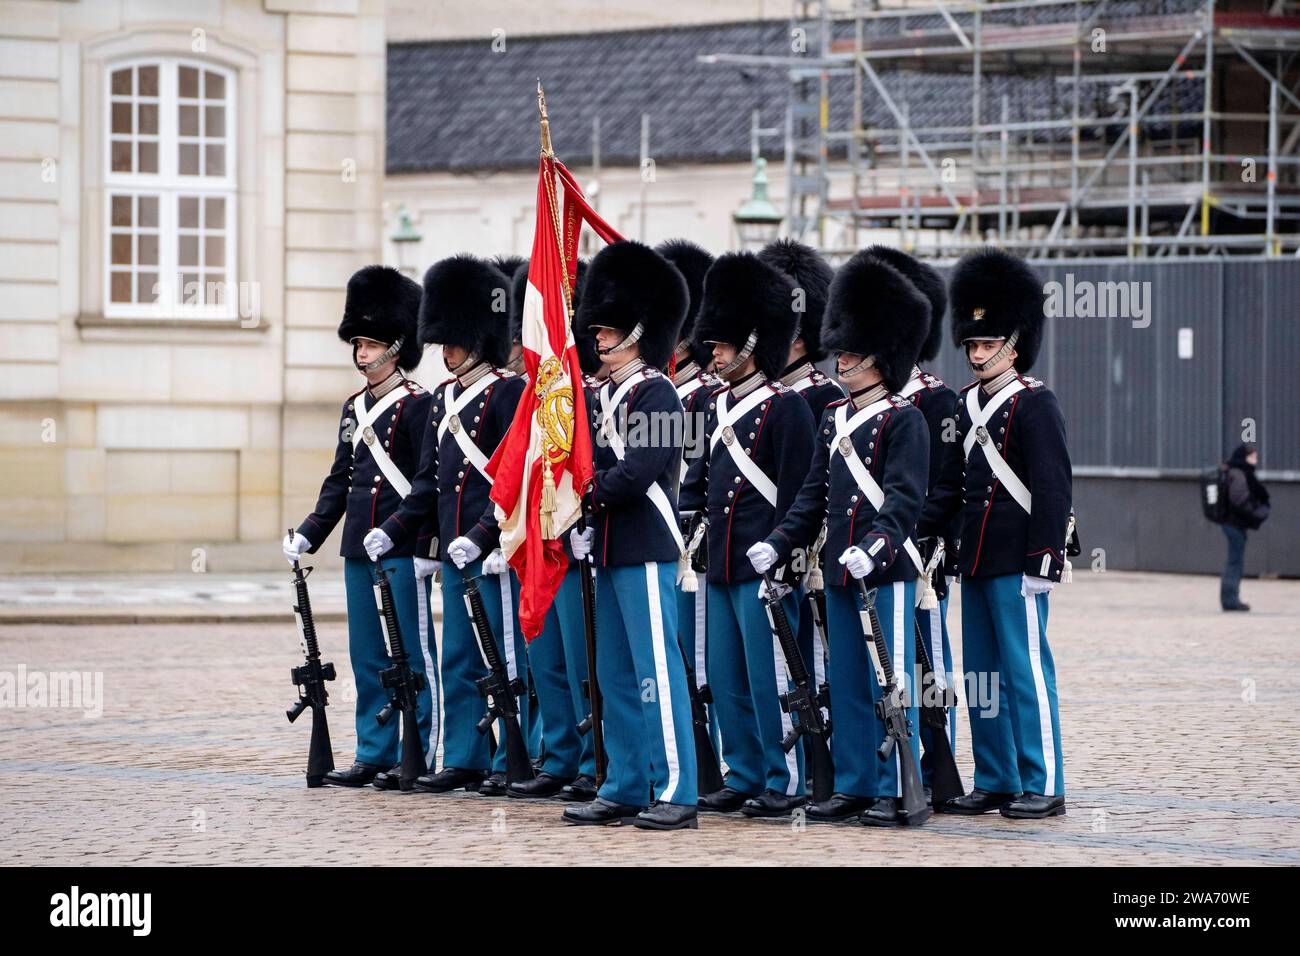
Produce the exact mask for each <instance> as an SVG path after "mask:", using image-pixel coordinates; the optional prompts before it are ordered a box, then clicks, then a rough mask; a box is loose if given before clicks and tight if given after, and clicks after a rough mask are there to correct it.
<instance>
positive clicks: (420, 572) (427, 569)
mask: <svg viewBox="0 0 1300 956" xmlns="http://www.w3.org/2000/svg"><path fill="white" fill-rule="evenodd" d="M440 567H442V562H441V561H435V560H434V559H433V558H416V559H415V580H417V581H423V580H424V579H425V578H427V577H429V576H430V575H433V574H436V573H437V572H438V569H439V568H440Z"/></svg>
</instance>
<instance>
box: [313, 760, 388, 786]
mask: <svg viewBox="0 0 1300 956" xmlns="http://www.w3.org/2000/svg"><path fill="white" fill-rule="evenodd" d="M383 769H384V768H383V767H377V766H375V765H374V764H370V763H362V762H361V761H360V760H358V761H357V762H356V763H354V764H353V765H352V766H351V767H348V769H347V770H331V771H330V772H329V773H327V774H325V783H327V784H330V785H331V786H335V787H364V786H365V785H366V784H368V783H369V782H370V781H372V780H374V779H375V777H376V776H378V774H379V773H380V771H382V770H383Z"/></svg>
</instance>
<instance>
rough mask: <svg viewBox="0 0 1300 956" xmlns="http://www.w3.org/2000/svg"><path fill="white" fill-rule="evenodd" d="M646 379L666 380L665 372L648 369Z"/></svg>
mask: <svg viewBox="0 0 1300 956" xmlns="http://www.w3.org/2000/svg"><path fill="white" fill-rule="evenodd" d="M645 377H646V378H648V379H650V378H664V377H665V376H664V373H663V372H661V371H659V369H657V368H649V367H647V368H646V370H645Z"/></svg>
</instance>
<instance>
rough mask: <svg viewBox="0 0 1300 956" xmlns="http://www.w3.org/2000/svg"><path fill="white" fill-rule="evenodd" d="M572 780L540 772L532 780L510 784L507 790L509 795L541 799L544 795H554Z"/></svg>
mask: <svg viewBox="0 0 1300 956" xmlns="http://www.w3.org/2000/svg"><path fill="white" fill-rule="evenodd" d="M569 783H571V781H569V780H561V779H560V778H559V777H553V776H551V775H550V774H549V773H539V774H538V775H537V776H535V777H533V779H532V780H520V781H517V782H516V783H512V784H510V786H509V788H508V789H507V790H506V796H508V797H521V798H525V799H527V798H530V797H531V798H533V799H540V798H543V797H554V796H556V795H557V794H559V792H560V791H561V790H563V789H564V788H565V787H566V786H568V785H569Z"/></svg>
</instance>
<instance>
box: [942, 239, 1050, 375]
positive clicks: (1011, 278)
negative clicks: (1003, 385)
mask: <svg viewBox="0 0 1300 956" xmlns="http://www.w3.org/2000/svg"><path fill="white" fill-rule="evenodd" d="M1044 296H1045V294H1044V292H1043V283H1042V281H1041V280H1040V279H1039V278H1038V275H1037V274H1036V273H1035V272H1034V270H1033V269H1031V268H1029V266H1028V265H1026V264H1025V262H1024V260H1022V259H1017V258H1016V257H1015V256H1012V255H1008V254H1007V253H1005V252H1002V251H1001V250H1000V249H981V250H980V251H978V252H971V253H967V254H966V255H965V256H963V257H962V259H961V261H960V262H958V263H957V265H956V267H955V268H954V269H953V271H952V281H951V282H950V283H949V285H948V300H949V301H950V302H951V303H952V338H953V341H954V342H956V343H957V345H958V346H960V345H961V344H962V343H963V342H965V341H966V340H967V339H972V338H974V339H982V338H997V339H1005V338H1010V337H1011V334H1012V333H1013V332H1018V333H1019V337H1018V338H1017V339H1016V344H1015V350H1016V371H1018V372H1027V371H1029V369H1030V368H1032V367H1033V364H1034V359H1036V358H1037V357H1038V349H1039V346H1041V345H1042V344H1043V316H1044V312H1043V304H1044Z"/></svg>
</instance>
